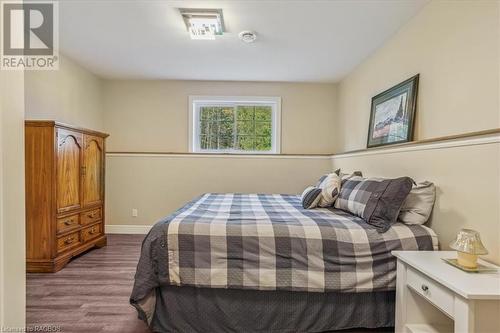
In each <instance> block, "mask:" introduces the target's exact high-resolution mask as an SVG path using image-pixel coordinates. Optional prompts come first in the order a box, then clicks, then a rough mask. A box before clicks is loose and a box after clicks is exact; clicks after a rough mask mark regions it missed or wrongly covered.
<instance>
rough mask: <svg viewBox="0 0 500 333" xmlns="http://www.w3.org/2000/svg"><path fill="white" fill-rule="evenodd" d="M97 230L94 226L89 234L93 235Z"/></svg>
mask: <svg viewBox="0 0 500 333" xmlns="http://www.w3.org/2000/svg"><path fill="white" fill-rule="evenodd" d="M96 232H97V230H95V228H92V229H90V232H89V234H91V235H93V234H95V233H96Z"/></svg>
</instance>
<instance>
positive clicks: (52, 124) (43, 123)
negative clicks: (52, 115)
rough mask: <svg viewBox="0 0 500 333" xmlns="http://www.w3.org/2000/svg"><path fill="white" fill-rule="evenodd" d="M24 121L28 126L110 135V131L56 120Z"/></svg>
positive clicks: (103, 135)
mask: <svg viewBox="0 0 500 333" xmlns="http://www.w3.org/2000/svg"><path fill="white" fill-rule="evenodd" d="M24 123H25V125H26V126H38V127H57V128H64V129H68V130H73V131H78V132H82V133H85V134H90V135H95V136H100V137H103V138H107V137H108V136H109V134H108V133H104V132H99V131H95V130H91V129H88V128H83V127H78V126H73V125H69V124H65V123H61V122H58V121H54V120H25V121H24Z"/></svg>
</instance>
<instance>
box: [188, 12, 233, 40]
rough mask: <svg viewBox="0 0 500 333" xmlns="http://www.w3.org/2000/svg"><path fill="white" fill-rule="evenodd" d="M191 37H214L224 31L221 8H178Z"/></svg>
mask: <svg viewBox="0 0 500 333" xmlns="http://www.w3.org/2000/svg"><path fill="white" fill-rule="evenodd" d="M179 12H180V13H181V15H182V18H183V20H184V23H185V24H186V28H187V30H188V31H189V35H190V36H191V39H215V36H220V35H222V34H223V33H224V31H225V29H224V18H223V17H222V9H201V8H179Z"/></svg>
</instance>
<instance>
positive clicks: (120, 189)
mask: <svg viewBox="0 0 500 333" xmlns="http://www.w3.org/2000/svg"><path fill="white" fill-rule="evenodd" d="M189 95H213V96H219V95H222V96H280V97H282V111H281V114H282V123H281V128H282V137H281V143H282V150H281V152H282V153H285V154H298V153H300V154H302V153H331V152H332V149H333V143H332V140H331V136H332V128H333V124H334V121H335V119H334V112H333V111H334V107H335V85H333V84H303V83H258V82H209V81H105V83H104V110H105V111H104V124H105V129H106V131H107V132H109V133H110V137H109V139H108V142H107V145H108V151H119V152H130V151H149V152H151V151H157V152H158V151H160V152H187V151H188V97H189ZM329 169H330V161H329V158H326V157H323V158H307V157H297V158H285V157H262V158H260V157H259V158H254V157H247V158H240V157H185V156H184V157H172V156H126V157H123V156H108V158H107V181H106V191H107V195H106V200H107V201H106V205H107V222H106V223H107V224H118V225H122V224H132V225H133V224H146V225H152V224H153V223H154V222H156V221H157V220H158V219H159V218H161V217H163V216H166V215H168V214H170V213H172V212H173V211H175V210H176V209H177V208H179V207H181V206H182V205H184V204H185V203H186V202H188V201H189V200H191V199H193V198H194V197H196V196H197V195H199V194H201V193H204V192H243V193H255V192H259V193H266V192H267V193H298V192H301V191H302V190H303V189H304V188H305V186H306V185H307V184H311V183H313V182H314V181H316V180H317V178H318V177H319V176H320V175H321V174H322V173H324V172H326V171H328V170H329ZM132 208H137V209H138V210H139V216H138V217H137V218H133V217H131V210H132Z"/></svg>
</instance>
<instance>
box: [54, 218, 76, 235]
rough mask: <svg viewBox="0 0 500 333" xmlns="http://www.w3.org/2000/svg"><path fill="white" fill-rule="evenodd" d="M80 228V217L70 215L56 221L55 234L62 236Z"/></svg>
mask: <svg viewBox="0 0 500 333" xmlns="http://www.w3.org/2000/svg"><path fill="white" fill-rule="evenodd" d="M79 226H80V215H79V214H76V215H70V216H66V217H61V218H58V219H57V233H58V234H62V233H64V232H66V231H70V230H72V229H75V228H78V227H79Z"/></svg>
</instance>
